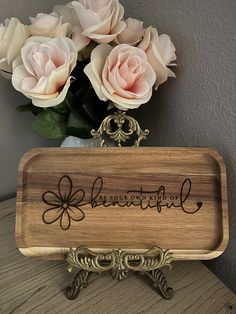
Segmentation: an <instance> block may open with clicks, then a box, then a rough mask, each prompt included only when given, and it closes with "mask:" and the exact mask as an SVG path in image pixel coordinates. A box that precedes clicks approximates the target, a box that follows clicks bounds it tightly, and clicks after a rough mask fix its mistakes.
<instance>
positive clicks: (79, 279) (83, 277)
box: [66, 270, 92, 300]
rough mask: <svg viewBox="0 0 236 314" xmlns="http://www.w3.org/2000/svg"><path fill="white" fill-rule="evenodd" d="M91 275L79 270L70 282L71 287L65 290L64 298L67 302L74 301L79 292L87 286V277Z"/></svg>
mask: <svg viewBox="0 0 236 314" xmlns="http://www.w3.org/2000/svg"><path fill="white" fill-rule="evenodd" d="M91 274H92V273H91V272H89V271H87V270H80V271H79V272H78V273H77V274H76V276H75V278H74V281H73V282H72V285H71V287H68V288H67V290H66V297H67V298H68V299H69V300H75V299H76V298H77V297H78V296H79V293H80V290H81V289H83V288H86V287H87V286H88V283H89V282H88V281H89V277H90V275H91Z"/></svg>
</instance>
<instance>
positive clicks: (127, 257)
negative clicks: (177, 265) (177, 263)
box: [66, 246, 173, 299]
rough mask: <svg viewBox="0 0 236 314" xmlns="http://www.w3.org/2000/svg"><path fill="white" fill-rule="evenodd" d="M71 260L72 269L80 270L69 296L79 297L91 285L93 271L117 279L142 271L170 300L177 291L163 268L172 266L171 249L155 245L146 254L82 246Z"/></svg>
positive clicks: (68, 257) (71, 252)
mask: <svg viewBox="0 0 236 314" xmlns="http://www.w3.org/2000/svg"><path fill="white" fill-rule="evenodd" d="M66 260H67V262H68V263H69V266H68V271H69V272H72V271H79V272H78V274H77V275H76V276H75V279H74V281H73V283H72V286H71V287H69V288H68V289H67V297H68V298H70V299H72V298H76V297H77V296H78V294H79V291H80V289H81V288H84V287H85V286H87V284H88V278H89V274H92V273H103V272H107V271H110V272H111V276H112V278H113V279H118V280H123V279H125V278H127V277H128V275H129V273H130V272H131V271H132V272H140V273H141V274H146V275H147V276H148V277H149V278H151V279H152V282H153V286H154V287H155V288H157V290H158V291H159V292H160V293H161V295H162V296H163V297H164V298H166V299H170V298H171V297H172V296H173V290H172V289H171V288H170V287H168V285H167V281H166V279H165V277H164V275H163V273H162V272H161V271H160V270H159V269H160V268H162V267H164V266H167V267H169V268H171V262H172V261H173V255H172V253H171V252H170V251H169V250H165V251H164V250H162V249H161V248H159V247H154V248H152V249H151V250H149V251H147V252H145V253H137V254H134V253H129V252H126V251H123V250H121V249H118V250H113V251H112V252H110V253H94V252H92V251H91V250H89V249H88V248H86V247H84V246H82V247H79V248H77V249H75V250H73V249H71V250H70V251H69V252H68V254H67V258H66Z"/></svg>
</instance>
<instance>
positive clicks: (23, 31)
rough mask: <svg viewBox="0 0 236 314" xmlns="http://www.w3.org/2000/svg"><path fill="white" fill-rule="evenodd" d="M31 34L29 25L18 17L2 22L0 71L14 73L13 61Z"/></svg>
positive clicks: (0, 25)
mask: <svg viewBox="0 0 236 314" xmlns="http://www.w3.org/2000/svg"><path fill="white" fill-rule="evenodd" d="M29 36H30V32H29V29H28V27H27V26H25V25H23V24H22V23H21V22H20V21H19V20H17V19H16V18H11V19H10V20H8V19H7V20H6V21H5V23H4V24H0V72H1V71H4V72H7V73H12V63H13V61H14V60H15V59H16V57H18V56H19V55H20V51H21V48H22V47H23V46H24V44H25V42H26V39H27V38H28V37H29Z"/></svg>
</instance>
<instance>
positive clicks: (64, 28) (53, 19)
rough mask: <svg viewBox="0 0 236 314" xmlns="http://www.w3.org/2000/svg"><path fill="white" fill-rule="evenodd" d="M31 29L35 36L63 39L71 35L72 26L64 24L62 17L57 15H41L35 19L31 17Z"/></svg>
mask: <svg viewBox="0 0 236 314" xmlns="http://www.w3.org/2000/svg"><path fill="white" fill-rule="evenodd" d="M30 21H31V25H30V27H29V29H30V32H31V35H33V36H47V37H63V36H65V37H66V36H67V35H70V33H71V31H72V26H71V25H70V24H69V23H62V17H58V16H57V14H56V13H51V14H43V13H39V14H37V16H36V17H35V18H32V17H30Z"/></svg>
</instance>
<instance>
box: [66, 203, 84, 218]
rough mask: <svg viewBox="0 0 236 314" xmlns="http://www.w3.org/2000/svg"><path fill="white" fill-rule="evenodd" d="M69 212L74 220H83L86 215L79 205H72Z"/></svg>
mask: <svg viewBox="0 0 236 314" xmlns="http://www.w3.org/2000/svg"><path fill="white" fill-rule="evenodd" d="M68 214H69V216H70V218H71V219H72V220H75V221H81V220H83V219H84V217H85V214H84V212H83V211H82V210H81V209H80V208H79V207H75V206H73V207H72V206H70V207H69V208H68Z"/></svg>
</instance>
